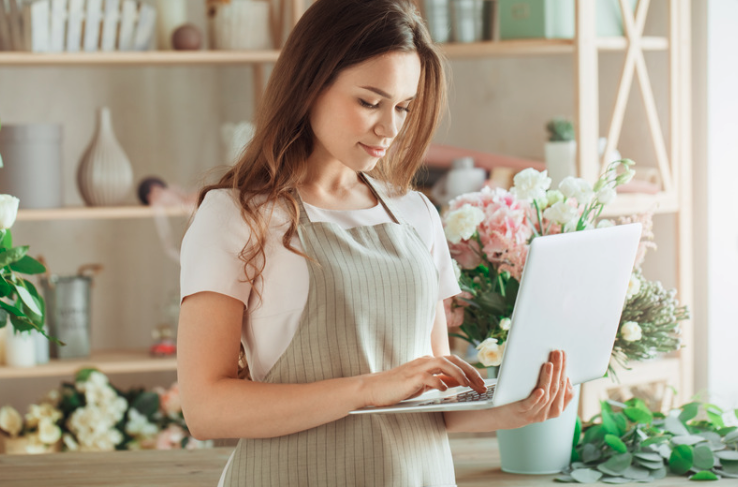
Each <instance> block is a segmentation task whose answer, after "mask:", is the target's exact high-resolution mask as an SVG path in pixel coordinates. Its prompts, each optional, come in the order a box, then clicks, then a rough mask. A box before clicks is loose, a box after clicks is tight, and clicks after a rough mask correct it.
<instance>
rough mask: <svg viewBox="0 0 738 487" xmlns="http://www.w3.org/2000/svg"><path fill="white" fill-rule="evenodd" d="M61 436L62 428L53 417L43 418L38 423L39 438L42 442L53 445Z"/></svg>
mask: <svg viewBox="0 0 738 487" xmlns="http://www.w3.org/2000/svg"><path fill="white" fill-rule="evenodd" d="M61 436H62V430H61V428H59V427H58V426H57V425H56V423H54V422H53V421H52V420H51V418H41V421H39V423H38V438H39V439H40V440H41V442H42V443H46V444H47V445H53V444H54V443H56V442H57V441H59V439H60V438H61Z"/></svg>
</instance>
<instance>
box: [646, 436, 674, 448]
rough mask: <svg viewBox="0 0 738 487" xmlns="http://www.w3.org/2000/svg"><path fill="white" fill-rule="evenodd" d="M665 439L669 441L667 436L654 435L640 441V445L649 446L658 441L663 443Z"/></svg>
mask: <svg viewBox="0 0 738 487" xmlns="http://www.w3.org/2000/svg"><path fill="white" fill-rule="evenodd" d="M665 441H669V439H668V438H667V437H665V436H655V437H651V438H648V439H647V440H644V441H643V442H642V443H641V446H642V447H647V446H651V445H656V444H658V443H663V442H665Z"/></svg>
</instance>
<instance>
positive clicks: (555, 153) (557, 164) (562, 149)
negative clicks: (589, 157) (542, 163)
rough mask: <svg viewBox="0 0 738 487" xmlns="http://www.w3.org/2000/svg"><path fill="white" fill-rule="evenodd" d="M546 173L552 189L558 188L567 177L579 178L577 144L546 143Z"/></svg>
mask: <svg viewBox="0 0 738 487" xmlns="http://www.w3.org/2000/svg"><path fill="white" fill-rule="evenodd" d="M546 171H548V177H550V178H551V188H558V187H559V183H560V182H561V181H562V180H563V179H564V178H566V177H568V176H572V177H576V176H577V143H576V141H574V140H566V141H561V142H546Z"/></svg>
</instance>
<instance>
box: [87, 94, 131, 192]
mask: <svg viewBox="0 0 738 487" xmlns="http://www.w3.org/2000/svg"><path fill="white" fill-rule="evenodd" d="M132 186H133V169H132V168H131V162H130V161H129V160H128V156H126V153H125V152H123V149H122V148H121V146H120V144H119V143H118V140H117V139H116V138H115V134H114V133H113V124H112V122H111V120H110V110H109V109H108V108H107V107H102V108H100V109H99V110H98V116H97V127H96V128H95V135H94V136H93V138H92V141H91V142H90V145H89V146H88V147H87V149H86V150H85V152H84V154H83V155H82V159H81V160H80V162H79V167H78V168H77V187H78V188H79V192H80V195H81V196H82V199H83V200H84V201H85V203H86V204H87V206H115V205H119V204H121V203H122V202H123V200H124V199H125V198H126V197H127V196H128V195H129V194H130V192H131V188H132Z"/></svg>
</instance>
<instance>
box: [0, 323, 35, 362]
mask: <svg viewBox="0 0 738 487" xmlns="http://www.w3.org/2000/svg"><path fill="white" fill-rule="evenodd" d="M5 347H6V352H5V355H6V357H5V363H6V365H7V366H8V367H33V366H34V365H36V334H35V333H34V332H32V331H28V332H21V331H18V330H15V329H13V328H11V329H10V330H9V333H8V334H7V336H6V343H5Z"/></svg>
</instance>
